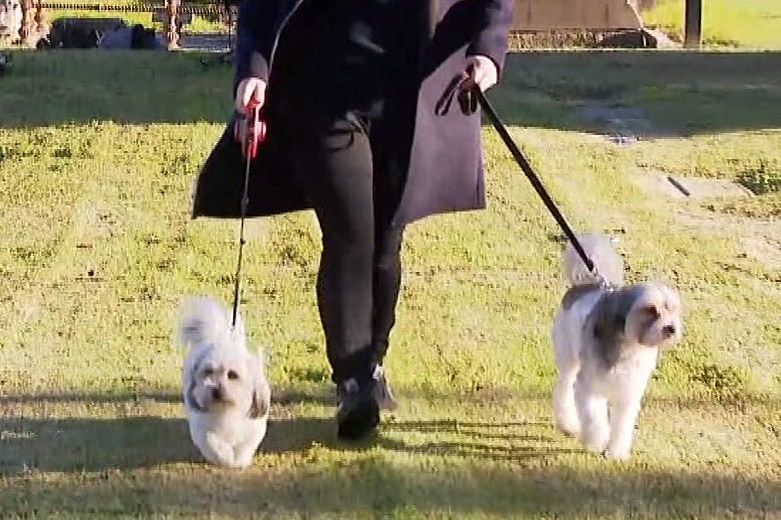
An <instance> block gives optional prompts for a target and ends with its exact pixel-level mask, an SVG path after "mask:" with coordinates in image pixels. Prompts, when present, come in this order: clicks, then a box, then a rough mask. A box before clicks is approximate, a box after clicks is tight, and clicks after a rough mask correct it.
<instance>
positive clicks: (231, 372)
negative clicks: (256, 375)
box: [228, 370, 239, 380]
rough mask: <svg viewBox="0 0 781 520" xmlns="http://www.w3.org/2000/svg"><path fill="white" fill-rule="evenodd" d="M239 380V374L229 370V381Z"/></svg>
mask: <svg viewBox="0 0 781 520" xmlns="http://www.w3.org/2000/svg"><path fill="white" fill-rule="evenodd" d="M238 378H239V374H237V373H236V372H235V371H234V370H228V379H231V380H236V379H238Z"/></svg>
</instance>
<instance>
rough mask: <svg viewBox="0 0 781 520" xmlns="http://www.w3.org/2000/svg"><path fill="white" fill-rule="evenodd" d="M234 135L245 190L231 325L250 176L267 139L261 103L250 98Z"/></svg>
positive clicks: (236, 304) (236, 309) (235, 314)
mask: <svg viewBox="0 0 781 520" xmlns="http://www.w3.org/2000/svg"><path fill="white" fill-rule="evenodd" d="M234 136H235V137H236V140H237V141H238V142H239V144H240V146H241V154H242V155H243V156H244V164H245V168H244V190H243V192H242V195H241V224H240V226H239V257H238V261H237V262H236V278H235V281H234V287H233V318H232V322H231V325H232V326H233V327H236V319H237V317H238V312H239V288H240V283H241V261H242V259H243V256H244V255H243V253H244V244H245V243H246V240H245V238H244V223H245V221H246V219H247V208H248V207H249V176H250V171H251V170H252V161H253V159H255V157H257V155H258V145H259V144H260V143H262V142H263V141H264V140H265V139H266V123H265V122H264V121H263V120H262V119H261V118H260V103H258V102H257V101H255V100H250V102H249V104H247V106H246V108H245V110H244V115H243V117H241V118H239V119H238V120H237V121H236V125H235V126H234Z"/></svg>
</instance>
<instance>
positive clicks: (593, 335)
mask: <svg viewBox="0 0 781 520" xmlns="http://www.w3.org/2000/svg"><path fill="white" fill-rule="evenodd" d="M579 242H580V243H581V245H582V246H583V248H584V250H585V251H586V254H587V255H588V256H589V258H591V260H592V261H593V262H594V263H595V264H596V266H597V269H598V271H599V273H600V275H602V276H603V277H604V278H605V279H606V281H607V282H608V284H609V287H607V288H606V287H601V286H600V284H599V281H598V280H596V279H595V278H594V276H593V275H591V274H590V273H589V272H588V270H587V268H586V266H585V265H584V264H583V262H582V260H581V259H580V257H579V256H578V255H577V254H576V252H575V250H574V248H573V247H572V244H568V247H567V249H566V251H565V254H564V270H565V274H566V276H567V278H568V280H569V282H570V284H571V287H570V289H569V290H568V291H567V292H566V294H565V295H564V298H563V300H562V303H561V305H560V307H559V309H558V311H557V312H556V316H555V318H554V323H553V346H554V357H555V361H556V366H557V368H558V380H557V382H556V386H555V388H554V391H553V409H554V420H555V422H556V425H557V426H558V427H559V428H560V429H561V430H563V431H564V432H566V433H567V434H570V435H575V436H578V437H579V438H580V440H581V441H582V442H583V444H584V445H585V446H586V448H587V449H589V450H591V451H594V452H597V453H604V455H605V456H606V457H608V458H610V459H619V460H624V459H628V458H629V456H630V453H631V449H632V442H633V434H634V429H635V423H636V421H637V416H638V414H639V413H640V408H641V403H642V400H643V396H644V394H645V391H646V387H647V385H648V381H649V380H650V378H651V374H652V373H653V371H654V369H655V368H656V365H657V361H658V356H659V348H660V347H665V346H670V345H673V344H675V343H677V342H678V341H680V339H681V335H682V332H683V330H682V329H683V324H682V308H681V299H680V297H679V295H678V293H677V292H676V291H675V290H674V289H672V288H670V287H668V286H666V285H664V284H660V283H642V284H635V285H624V281H623V260H622V258H621V257H620V256H619V255H618V253H617V252H616V251H615V250H614V249H613V246H612V244H611V241H610V240H609V239H608V238H607V237H605V236H602V235H597V234H589V235H584V236H582V237H579Z"/></svg>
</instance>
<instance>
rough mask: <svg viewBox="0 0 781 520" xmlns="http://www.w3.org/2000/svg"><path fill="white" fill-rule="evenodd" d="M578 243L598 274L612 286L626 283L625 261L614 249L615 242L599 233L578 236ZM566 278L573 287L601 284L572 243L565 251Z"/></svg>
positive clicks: (568, 244)
mask: <svg viewBox="0 0 781 520" xmlns="http://www.w3.org/2000/svg"><path fill="white" fill-rule="evenodd" d="M577 238H578V242H580V245H581V246H583V250H584V251H585V252H586V255H587V256H588V257H589V258H590V259H591V261H592V262H594V265H595V266H596V268H597V272H598V273H599V274H600V275H601V276H602V277H604V278H605V280H606V281H607V282H608V283H610V284H612V285H622V284H623V283H624V260H623V259H622V258H621V255H619V254H618V252H617V251H616V250H615V248H614V247H613V241H612V240H611V239H610V238H609V237H607V236H605V235H600V234H597V233H589V234H584V235H578V237H577ZM564 276H565V277H566V278H567V280H568V281H569V283H570V284H571V285H588V284H594V283H599V281H600V280H599V279H598V278H597V277H595V276H594V275H593V274H591V273H590V272H589V270H588V268H587V267H586V264H585V263H583V259H581V258H580V255H578V253H577V251H575V248H574V247H573V246H572V244H571V243H567V247H566V249H565V250H564Z"/></svg>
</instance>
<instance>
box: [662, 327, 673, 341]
mask: <svg viewBox="0 0 781 520" xmlns="http://www.w3.org/2000/svg"><path fill="white" fill-rule="evenodd" d="M662 334H664V335H665V336H666V337H668V338H669V337H670V336H672V335H674V334H675V325H665V326H664V327H662Z"/></svg>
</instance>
